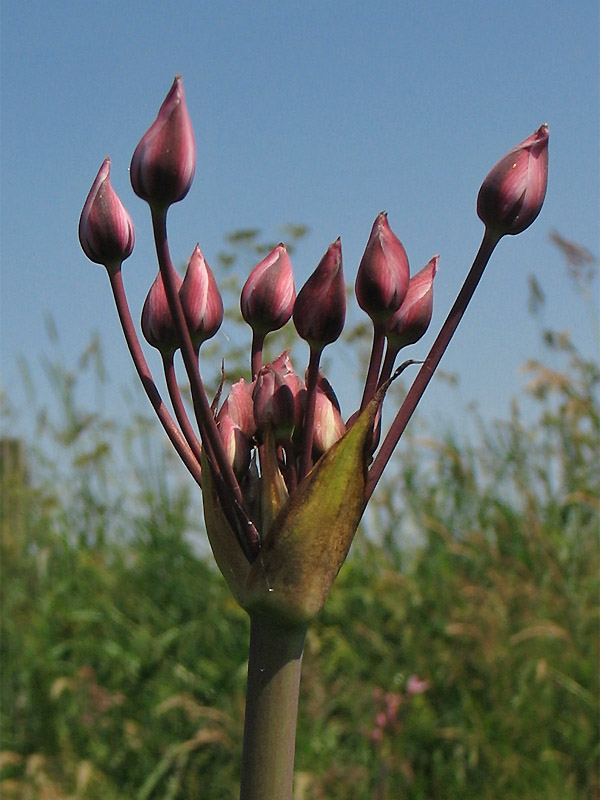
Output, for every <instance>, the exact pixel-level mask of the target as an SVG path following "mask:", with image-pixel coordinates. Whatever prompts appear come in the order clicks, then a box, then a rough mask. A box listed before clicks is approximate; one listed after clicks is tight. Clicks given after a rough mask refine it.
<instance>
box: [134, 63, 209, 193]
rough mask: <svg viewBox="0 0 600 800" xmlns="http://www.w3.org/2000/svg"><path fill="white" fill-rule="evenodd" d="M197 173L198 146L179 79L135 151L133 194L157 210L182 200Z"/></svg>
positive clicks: (176, 79) (179, 76) (179, 77)
mask: <svg viewBox="0 0 600 800" xmlns="http://www.w3.org/2000/svg"><path fill="white" fill-rule="evenodd" d="M195 170H196V144H195V142H194V131H193V128H192V123H191V120H190V116H189V114H188V110H187V106H186V103H185V95H184V92H183V83H182V81H181V75H177V77H176V78H175V80H174V81H173V85H172V86H171V89H170V91H169V94H168V95H167V97H166V98H165V101H164V103H163V104H162V106H161V107H160V110H159V112H158V116H157V118H156V120H155V121H154V122H153V124H152V125H151V126H150V128H149V129H148V130H147V131H146V133H145V134H144V136H143V137H142V139H141V141H140V143H139V144H138V146H137V147H136V148H135V152H134V154H133V158H132V159H131V171H130V177H131V185H132V186H133V191H134V192H135V193H136V194H137V195H138V196H139V197H141V198H142V199H143V200H146V201H147V202H148V203H150V205H153V206H156V207H157V208H167V207H168V206H170V205H171V203H176V202H177V201H178V200H183V198H184V197H185V196H186V194H187V193H188V191H189V188H190V186H191V185H192V181H193V179H194V172H195Z"/></svg>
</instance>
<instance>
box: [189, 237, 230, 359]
mask: <svg viewBox="0 0 600 800" xmlns="http://www.w3.org/2000/svg"><path fill="white" fill-rule="evenodd" d="M179 298H180V300H181V305H182V308H183V313H184V314H185V319H186V322H187V325H188V329H189V331H190V337H191V339H192V344H193V345H194V347H195V348H198V347H200V345H201V344H202V342H205V341H206V340H207V339H211V338H212V337H213V336H214V335H215V333H216V332H217V331H218V330H219V328H220V327H221V323H222V322H223V300H222V299H221V294H220V292H219V287H218V286H217V282H216V281H215V278H214V275H213V274H212V272H211V269H210V267H209V266H208V264H207V263H206V261H205V260H204V256H203V255H202V251H201V250H200V245H198V244H197V245H196V247H195V249H194V252H193V253H192V255H191V257H190V260H189V261H188V265H187V270H186V273H185V278H184V280H183V283H182V285H181V289H180V290H179Z"/></svg>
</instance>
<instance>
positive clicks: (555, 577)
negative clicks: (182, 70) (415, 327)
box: [1, 334, 600, 800]
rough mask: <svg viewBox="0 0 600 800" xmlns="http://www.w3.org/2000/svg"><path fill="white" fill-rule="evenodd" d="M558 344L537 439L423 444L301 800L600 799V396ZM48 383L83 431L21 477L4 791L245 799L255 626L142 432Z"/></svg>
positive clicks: (516, 422)
mask: <svg viewBox="0 0 600 800" xmlns="http://www.w3.org/2000/svg"><path fill="white" fill-rule="evenodd" d="M546 341H547V344H548V346H549V347H551V348H552V350H553V358H552V363H553V364H556V363H562V367H560V368H557V367H556V366H554V367H553V368H552V369H551V368H550V367H548V366H547V365H545V364H544V363H541V362H533V361H532V362H529V363H528V364H527V365H525V366H526V369H527V372H528V376H529V388H528V393H529V401H528V402H529V404H530V408H529V410H528V414H527V422H526V423H525V422H524V419H523V415H522V408H521V405H522V402H517V401H515V403H514V404H513V409H512V413H511V415H510V417H509V419H507V420H504V421H501V422H498V423H497V424H496V425H494V426H490V425H487V424H483V422H481V420H478V419H477V418H476V416H475V415H474V416H473V419H472V422H473V423H474V424H473V425H472V426H471V427H474V428H476V429H477V430H478V434H477V435H476V436H473V437H472V438H471V440H467V439H465V438H463V437H461V436H459V435H457V434H455V433H453V432H451V431H449V432H447V434H446V435H444V436H441V437H440V436H433V435H428V434H427V432H426V430H425V432H423V430H424V429H423V427H421V428H419V431H420V432H419V434H415V433H414V432H413V433H412V434H410V433H409V436H408V437H407V438H406V439H405V442H404V445H403V448H402V450H401V453H400V454H399V458H398V459H397V468H396V472H395V474H394V475H393V476H391V477H390V478H388V479H387V483H384V485H382V486H381V487H380V490H378V496H377V497H378V499H377V504H376V506H375V507H374V511H373V513H372V514H371V515H370V516H369V518H368V525H367V523H365V527H368V529H367V530H365V531H364V532H363V535H362V536H359V537H358V538H357V541H356V543H355V545H354V546H353V552H352V554H351V557H350V558H349V560H348V562H347V563H346V565H345V566H344V568H343V569H342V571H341V573H340V576H339V578H338V581H337V583H336V585H335V587H334V590H333V591H332V594H331V597H330V599H329V601H328V603H327V606H326V608H325V611H324V613H323V615H322V617H321V619H320V620H319V621H318V623H317V624H315V625H314V626H313V627H312V628H311V630H310V631H309V634H308V638H307V647H306V652H305V661H304V669H303V679H302V688H301V702H300V719H299V727H298V739H297V759H296V763H297V780H296V796H297V798H298V800H313V798H314V800H319V799H320V798H323V800H324V799H325V798H327V800H338V799H339V800H345V799H346V798H347V799H348V800H371V799H374V800H396V798H398V799H399V798H408V799H409V800H421V799H422V800H425V799H426V798H427V799H429V798H438V797H439V798H449V800H453V799H454V798H456V800H458V798H460V799H461V800H486V799H487V798H489V800H496V798H503V800H522V798H528V800H580V798H587V799H588V800H592V799H597V798H598V797H600V788H599V781H598V761H599V746H598V688H599V687H598V666H599V664H598V646H599V641H598V631H599V619H598V596H599V585H598V575H599V566H600V563H599V554H598V538H597V535H598V489H599V474H598V473H599V467H598V464H599V461H598V454H599V442H600V418H599V417H600V409H599V402H598V386H599V379H600V378H599V374H598V368H597V365H596V364H594V363H592V362H589V361H586V360H584V359H583V358H582V357H581V356H580V354H579V353H578V351H577V349H576V348H575V346H574V345H573V343H571V342H570V341H569V340H568V338H566V337H565V336H562V337H561V336H558V335H556V334H547V335H546ZM95 347H96V348H97V345H96V346H95ZM93 355H94V351H93V348H92V353H91V354H90V353H88V356H87V360H83V361H82V362H81V363H80V365H79V368H80V370H86V369H91V368H92V366H94V363H95V362H94V358H95V356H94V358H93V357H92V356H93ZM100 363H101V362H100V361H97V363H96V364H95V368H99V365H100ZM47 367H48V368H47V374H48V375H49V377H50V378H51V382H52V385H53V386H54V390H55V392H56V394H57V396H58V397H59V398H60V399H61V402H60V404H59V405H58V408H59V409H62V410H61V411H60V413H58V415H56V414H54V415H47V414H46V415H45V416H44V415H43V414H42V415H41V416H40V417H39V423H40V424H39V426H38V428H37V431H36V436H35V437H32V440H31V441H28V442H25V452H26V456H27V458H26V461H27V463H28V467H29V468H28V469H25V468H24V466H23V463H24V462H23V461H22V460H20V459H19V458H14V457H12V456H11V455H10V453H12V452H18V445H17V444H15V445H14V448H16V449H14V448H13V449H12V450H11V449H10V448H11V447H13V446H12V445H11V446H10V447H9V446H8V445H7V447H8V449H7V450H6V453H7V454H8V455H6V457H5V458H4V459H3V461H2V464H3V468H2V470H1V472H2V487H1V488H2V517H1V525H2V639H1V648H2V650H1V654H2V755H1V759H2V761H1V766H2V781H1V788H2V796H3V797H5V798H19V799H23V800H29V799H31V800H34V799H35V800H37V799H38V798H39V800H50V799H52V800H55V799H56V800H58V799H61V800H62V798H65V800H66V798H69V799H70V800H72V799H74V798H76V799H77V800H99V799H100V798H102V799H103V800H125V798H138V799H139V800H155V799H156V798H161V800H162V799H163V798H165V799H171V800H185V799H187V798H192V797H199V798H200V797H207V798H208V797H209V798H211V800H220V798H223V799H225V798H227V799H229V798H234V797H235V793H236V787H237V785H238V776H239V763H238V754H239V752H240V749H241V735H242V725H241V716H242V714H243V707H244V689H245V679H246V661H245V659H246V658H247V637H248V625H247V620H246V616H245V614H244V613H243V612H242V611H241V610H240V609H239V608H238V607H237V605H236V604H235V602H234V601H233V599H232V598H231V597H230V596H229V594H228V590H227V588H226V586H225V584H224V581H223V579H222V578H221V576H220V574H219V573H218V572H217V571H216V569H214V568H213V566H212V564H211V562H210V560H208V559H205V558H204V556H203V555H202V553H201V552H199V550H198V547H197V546H196V544H195V540H194V539H193V538H191V537H190V532H192V533H193V532H195V531H197V530H198V528H199V527H200V521H199V519H198V514H199V511H198V508H197V506H196V504H195V502H194V500H193V498H192V497H191V496H190V494H189V492H188V489H187V486H186V485H185V484H180V483H179V482H178V481H173V480H168V479H166V478H165V477H164V476H165V474H166V473H168V471H169V464H168V463H166V462H165V461H164V458H165V456H164V455H163V454H162V451H161V450H160V449H158V450H157V449H156V448H155V447H153V446H152V445H151V444H150V443H149V442H150V440H149V439H148V438H147V437H148V432H147V428H146V426H145V424H144V422H143V420H137V421H134V423H132V425H133V427H132V426H129V427H128V428H127V430H123V429H122V428H121V427H120V426H119V425H117V424H116V423H115V422H114V421H113V420H110V418H104V417H102V416H101V415H100V416H98V414H97V413H96V412H94V413H92V412H88V411H86V409H85V407H81V406H80V405H79V404H78V402H77V397H78V394H77V380H78V375H79V373H78V371H77V370H76V371H68V370H66V369H65V368H64V367H62V366H61V364H60V362H59V361H57V362H55V363H52V364H49V365H47ZM532 409H533V410H532ZM473 414H474V412H473ZM44 437H47V438H46V439H44ZM44 442H47V444H46V445H44ZM123 442H130V444H131V446H130V447H129V449H128V450H127V461H126V466H125V467H124V466H123V464H122V462H119V463H120V466H119V467H116V466H115V464H116V461H115V459H116V454H117V450H118V448H119V447H121V446H122V445H123ZM123 469H124V470H125V472H122V471H121V470H123ZM123 475H126V480H124V479H123ZM407 531H410V532H411V533H412V534H413V535H414V533H415V532H418V538H417V539H416V542H417V544H416V545H415V546H414V547H412V548H407V547H406V545H405V539H406V536H405V534H406V532H407Z"/></svg>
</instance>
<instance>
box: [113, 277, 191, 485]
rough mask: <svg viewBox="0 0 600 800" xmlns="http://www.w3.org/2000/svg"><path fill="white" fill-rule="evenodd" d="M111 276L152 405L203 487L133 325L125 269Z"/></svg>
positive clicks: (118, 306)
mask: <svg viewBox="0 0 600 800" xmlns="http://www.w3.org/2000/svg"><path fill="white" fill-rule="evenodd" d="M108 277H109V279H110V286H111V289H112V292H113V297H114V299H115V305H116V307H117V313H118V315H119V320H120V322H121V327H122V328H123V333H124V335H125V341H126V342H127V347H128V348H129V352H130V354H131V358H132V360H133V363H134V365H135V368H136V370H137V373H138V375H139V376H140V380H141V382H142V386H143V387H144V390H145V392H146V394H147V395H148V399H149V400H150V402H151V403H152V407H153V408H154V410H155V411H156V415H157V416H158V418H159V420H160V422H161V423H162V426H163V428H164V429H165V433H166V434H167V436H168V437H169V439H170V440H171V442H172V444H173V447H174V448H175V450H176V451H177V453H178V454H179V456H180V458H181V460H182V461H183V463H184V464H185V466H186V467H187V468H188V470H189V472H190V474H191V475H192V477H193V478H194V480H195V481H196V483H197V484H198V485H199V486H201V485H202V482H201V474H202V468H201V467H200V463H199V461H198V460H197V458H196V457H195V456H194V453H193V452H192V449H191V448H190V446H189V444H188V443H187V442H186V440H185V438H184V437H183V436H182V434H181V431H180V430H179V428H178V427H177V425H176V424H175V421H174V419H173V417H172V416H171V415H170V413H169V410H168V409H167V407H166V405H165V404H164V402H163V399H162V397H161V396H160V392H159V391H158V389H157V388H156V384H155V383H154V380H153V378H152V373H151V372H150V367H149V366H148V362H147V361H146V358H145V356H144V353H143V351H142V348H141V345H140V340H139V339H138V335H137V333H136V330H135V325H134V324H133V319H132V318H131V312H130V311H129V304H128V302H127V297H126V296H125V288H124V286H123V276H122V275H121V270H120V269H118V270H116V271H112V270H108Z"/></svg>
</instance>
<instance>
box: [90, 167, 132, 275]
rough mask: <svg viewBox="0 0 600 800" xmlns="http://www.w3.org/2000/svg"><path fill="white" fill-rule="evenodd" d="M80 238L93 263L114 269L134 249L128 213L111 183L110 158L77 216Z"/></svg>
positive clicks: (101, 168) (99, 173)
mask: <svg viewBox="0 0 600 800" xmlns="http://www.w3.org/2000/svg"><path fill="white" fill-rule="evenodd" d="M79 242H80V244H81V247H82V248H83V252H84V253H85V254H86V256H87V257H88V258H89V259H90V261H94V262H95V263H96V264H103V265H104V266H105V267H106V268H107V269H108V270H109V272H110V271H113V270H117V269H118V268H119V267H120V266H121V264H122V262H123V261H125V259H126V258H128V257H129V256H130V255H131V253H132V250H133V245H134V242H135V234H134V230H133V222H132V221H131V217H130V216H129V214H128V213H127V211H126V210H125V207H124V206H123V203H121V201H120V200H119V198H118V197H117V194H116V192H115V190H114V189H113V188H112V186H111V185H110V158H105V159H104V162H103V164H102V166H101V167H100V170H99V172H98V174H97V175H96V180H95V181H94V183H93V185H92V188H91V189H90V193H89V194H88V196H87V200H86V201H85V205H84V206H83V211H82V212H81V217H80V219H79Z"/></svg>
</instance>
